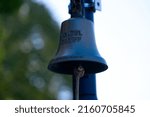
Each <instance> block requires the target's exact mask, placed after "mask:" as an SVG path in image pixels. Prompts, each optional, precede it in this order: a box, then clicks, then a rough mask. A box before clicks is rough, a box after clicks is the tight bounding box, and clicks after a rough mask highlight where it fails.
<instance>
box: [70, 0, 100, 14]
mask: <svg viewBox="0 0 150 117" xmlns="http://www.w3.org/2000/svg"><path fill="white" fill-rule="evenodd" d="M68 7H69V13H70V14H72V15H74V16H76V17H82V16H84V12H85V9H88V10H89V11H92V12H95V11H96V10H98V11H101V0H91V2H85V0H71V2H70V4H69V6H68Z"/></svg>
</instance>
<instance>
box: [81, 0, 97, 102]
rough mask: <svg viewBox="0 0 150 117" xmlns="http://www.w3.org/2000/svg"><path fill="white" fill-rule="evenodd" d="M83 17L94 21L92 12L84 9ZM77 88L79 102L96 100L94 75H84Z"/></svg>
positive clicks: (87, 1)
mask: <svg viewBox="0 0 150 117" xmlns="http://www.w3.org/2000/svg"><path fill="white" fill-rule="evenodd" d="M84 2H86V3H89V2H92V0H84ZM84 15H85V18H86V19H88V20H91V21H94V16H93V11H92V10H89V9H85V11H84ZM79 87H80V88H79V99H80V100H97V94H96V77H95V74H86V75H85V76H84V77H82V78H80V86H79Z"/></svg>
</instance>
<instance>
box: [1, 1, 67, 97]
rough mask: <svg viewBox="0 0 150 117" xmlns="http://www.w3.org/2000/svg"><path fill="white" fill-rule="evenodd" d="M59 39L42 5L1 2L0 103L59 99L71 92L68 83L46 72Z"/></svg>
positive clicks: (56, 75) (61, 77)
mask: <svg viewBox="0 0 150 117" xmlns="http://www.w3.org/2000/svg"><path fill="white" fill-rule="evenodd" d="M58 38H59V32H58V26H57V24H56V22H55V21H54V20H53V19H52V17H51V16H50V13H49V12H48V11H47V9H46V8H45V7H44V6H43V5H41V4H39V3H36V2H33V1H31V0H24V1H23V0H1V1H0V99H61V96H62V95H61V94H63V95H64V96H65V92H69V91H70V81H69V80H70V79H68V78H67V79H66V78H65V76H62V75H59V74H55V73H52V72H50V71H48V70H47V66H48V62H49V61H50V59H51V58H52V57H53V56H54V55H55V52H56V49H57V45H58ZM63 92H64V93H63ZM68 94H69V93H66V95H68Z"/></svg>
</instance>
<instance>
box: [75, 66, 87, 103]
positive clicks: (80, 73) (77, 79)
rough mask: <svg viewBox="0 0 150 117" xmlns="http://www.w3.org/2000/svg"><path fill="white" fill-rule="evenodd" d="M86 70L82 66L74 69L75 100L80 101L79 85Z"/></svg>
mask: <svg viewBox="0 0 150 117" xmlns="http://www.w3.org/2000/svg"><path fill="white" fill-rule="evenodd" d="M84 73H85V70H84V68H83V67H82V66H79V67H78V68H75V69H74V76H75V100H79V84H80V78H81V77H83V76H84Z"/></svg>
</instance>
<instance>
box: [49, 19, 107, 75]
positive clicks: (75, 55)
mask: <svg viewBox="0 0 150 117" xmlns="http://www.w3.org/2000/svg"><path fill="white" fill-rule="evenodd" d="M78 66H82V67H84V69H85V72H86V73H87V74H91V73H98V72H102V71H105V70H106V69H107V68H108V66H107V64H106V62H105V60H104V59H103V58H102V57H101V55H100V54H99V52H98V50H97V47H96V43H95V35H94V25H93V22H92V21H90V20H87V19H84V18H70V19H68V20H66V21H64V22H63V23H62V26H61V33H60V41H59V47H58V50H57V53H56V56H55V57H54V58H53V59H52V60H51V61H50V63H49V65H48V69H49V70H51V71H54V72H57V73H62V74H73V71H74V69H75V68H76V67H78Z"/></svg>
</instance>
